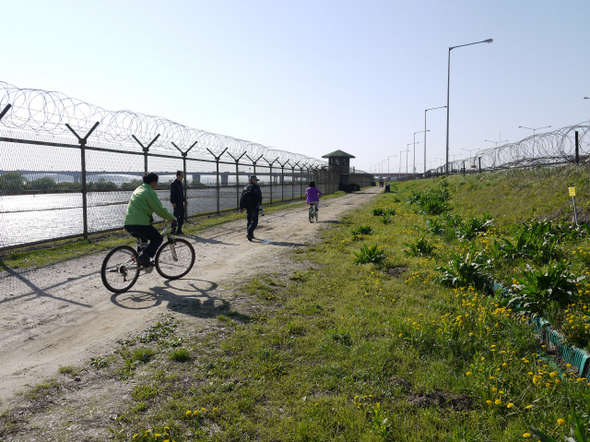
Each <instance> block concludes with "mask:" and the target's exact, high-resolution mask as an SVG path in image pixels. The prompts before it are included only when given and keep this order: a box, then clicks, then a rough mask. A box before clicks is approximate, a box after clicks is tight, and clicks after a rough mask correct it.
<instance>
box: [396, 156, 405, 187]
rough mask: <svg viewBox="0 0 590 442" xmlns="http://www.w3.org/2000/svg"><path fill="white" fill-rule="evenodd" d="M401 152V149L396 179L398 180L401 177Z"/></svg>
mask: <svg viewBox="0 0 590 442" xmlns="http://www.w3.org/2000/svg"><path fill="white" fill-rule="evenodd" d="M403 152H404V151H403V150H400V151H399V169H398V172H397V180H398V181H400V180H401V179H402V153H403Z"/></svg>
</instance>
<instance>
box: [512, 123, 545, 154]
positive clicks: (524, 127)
mask: <svg viewBox="0 0 590 442" xmlns="http://www.w3.org/2000/svg"><path fill="white" fill-rule="evenodd" d="M518 127H519V128H520V129H528V130H532V131H533V159H535V132H537V131H538V130H541V129H549V128H550V127H551V126H543V127H526V126H518Z"/></svg>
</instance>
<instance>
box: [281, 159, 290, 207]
mask: <svg viewBox="0 0 590 442" xmlns="http://www.w3.org/2000/svg"><path fill="white" fill-rule="evenodd" d="M279 164H280V165H281V202H283V201H285V166H286V165H287V164H289V160H287V161H286V162H285V163H283V164H281V163H279Z"/></svg>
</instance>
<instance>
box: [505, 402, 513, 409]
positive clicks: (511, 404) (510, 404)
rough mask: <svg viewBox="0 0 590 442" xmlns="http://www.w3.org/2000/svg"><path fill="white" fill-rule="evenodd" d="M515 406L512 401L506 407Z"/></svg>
mask: <svg viewBox="0 0 590 442" xmlns="http://www.w3.org/2000/svg"><path fill="white" fill-rule="evenodd" d="M512 407H514V404H513V403H512V402H510V403H509V404H508V405H506V408H512Z"/></svg>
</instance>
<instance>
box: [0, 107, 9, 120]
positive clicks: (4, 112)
mask: <svg viewBox="0 0 590 442" xmlns="http://www.w3.org/2000/svg"><path fill="white" fill-rule="evenodd" d="M11 107H12V104H7V105H6V107H5V108H4V109H3V110H2V112H0V120H1V119H2V117H4V115H6V113H7V112H8V110H9V109H10V108H11Z"/></svg>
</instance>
